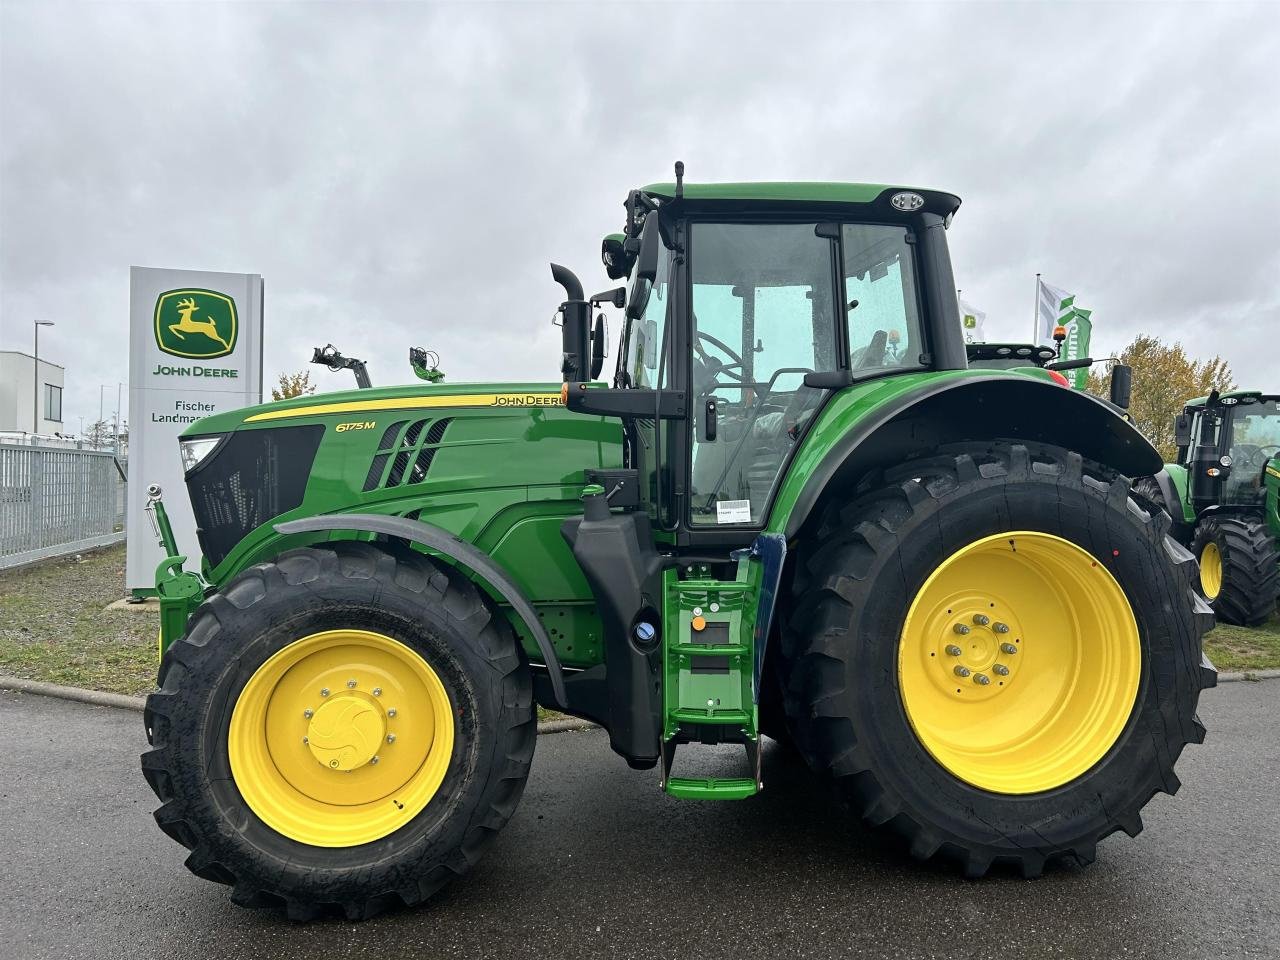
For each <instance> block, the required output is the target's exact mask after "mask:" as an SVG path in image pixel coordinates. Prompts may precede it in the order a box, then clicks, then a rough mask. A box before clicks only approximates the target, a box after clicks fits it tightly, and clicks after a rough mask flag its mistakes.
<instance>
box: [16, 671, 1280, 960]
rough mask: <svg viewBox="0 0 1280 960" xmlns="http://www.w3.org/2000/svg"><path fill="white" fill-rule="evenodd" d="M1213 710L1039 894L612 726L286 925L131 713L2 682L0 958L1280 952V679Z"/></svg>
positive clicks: (808, 781)
mask: <svg viewBox="0 0 1280 960" xmlns="http://www.w3.org/2000/svg"><path fill="white" fill-rule="evenodd" d="M1201 717H1202V718H1203V719H1204V720H1205V722H1206V724H1207V725H1208V727H1209V740H1208V741H1207V742H1206V743H1205V745H1204V746H1201V747H1194V746H1193V747H1188V748H1187V751H1186V752H1185V753H1184V754H1183V758H1182V761H1181V762H1180V763H1179V765H1178V773H1179V775H1180V777H1181V778H1182V781H1183V787H1182V790H1181V792H1180V793H1179V795H1178V796H1177V797H1176V798H1169V797H1164V796H1159V797H1157V798H1156V799H1155V800H1154V801H1153V802H1152V803H1151V804H1150V805H1149V806H1148V807H1147V809H1146V811H1145V813H1144V820H1145V822H1146V830H1145V831H1144V832H1143V833H1142V834H1141V836H1139V837H1138V838H1137V839H1136V840H1130V839H1128V838H1127V837H1125V836H1124V835H1123V834H1118V835H1116V836H1114V837H1112V838H1111V839H1109V840H1107V841H1105V842H1104V843H1103V844H1102V845H1101V847H1100V850H1099V856H1098V860H1097V862H1096V863H1095V864H1094V865H1093V866H1091V867H1088V868H1084V869H1079V868H1073V867H1057V868H1051V869H1050V870H1049V871H1048V872H1047V873H1046V874H1045V876H1043V877H1041V878H1040V879H1037V880H1031V881H1026V880H1022V879H1020V878H1018V877H1015V876H1011V875H1009V874H1007V873H1004V874H997V875H995V876H992V877H989V878H987V879H985V880H979V881H967V880H964V879H963V878H962V877H960V875H959V874H958V872H957V870H956V869H955V868H954V867H952V866H950V865H947V864H934V863H931V864H925V865H922V864H919V863H916V862H914V861H912V860H910V859H909V858H908V857H906V856H905V855H904V854H902V853H900V852H899V850H898V848H897V846H896V845H895V844H894V843H893V842H892V841H891V840H889V839H886V838H885V837H883V836H881V835H880V834H879V833H877V832H875V831H873V830H870V829H867V828H864V827H862V826H861V825H859V824H858V823H856V822H852V821H851V820H850V818H849V817H848V816H847V815H846V814H845V813H844V811H843V810H842V808H841V807H840V805H839V804H838V803H837V802H836V801H834V800H833V799H832V798H831V797H830V796H829V795H828V794H827V793H826V792H825V791H824V790H823V788H822V787H821V786H819V785H818V784H816V783H815V781H814V780H813V779H812V778H811V777H810V775H809V774H808V773H807V772H806V771H805V770H804V768H803V767H802V766H799V765H797V764H796V762H795V761H794V760H793V759H791V758H790V757H788V756H787V755H786V754H784V753H783V752H782V751H781V750H778V749H776V748H775V749H772V750H770V751H768V752H767V753H766V760H765V783H766V790H765V792H764V793H763V794H762V795H761V796H759V797H756V798H753V799H751V800H748V801H743V802H738V803H714V804H713V803H697V802H693V801H679V800H674V799H672V798H669V797H666V796H665V795H663V794H662V793H661V792H660V791H659V790H658V788H657V781H656V774H655V773H653V772H652V771H650V772H635V771H631V770H629V769H627V767H626V766H625V765H624V764H623V763H622V762H621V761H620V760H618V759H617V758H615V757H614V756H613V755H612V754H611V753H610V752H609V748H608V743H607V741H606V738H605V736H604V735H603V734H602V733H601V732H600V731H588V732H579V733H560V734H554V735H551V736H543V737H540V738H539V741H538V749H537V755H536V757H535V759H534V765H533V776H532V777H531V779H530V782H529V787H528V790H527V791H526V793H525V796H524V800H523V801H522V803H521V806H520V809H519V811H518V812H517V814H516V816H515V817H514V819H513V820H512V822H511V823H510V825H509V826H508V827H507V828H506V830H504V831H503V833H502V835H501V836H500V837H499V838H498V841H497V843H496V844H495V845H494V846H493V847H492V848H491V849H490V851H489V853H488V855H487V856H486V858H485V860H484V861H483V863H482V864H481V865H480V867H479V868H478V869H477V870H475V871H474V872H473V873H472V874H471V875H470V876H469V877H468V878H467V879H465V880H463V881H461V882H459V883H457V884H455V885H453V886H452V887H450V888H449V889H447V890H446V891H445V892H444V893H443V894H442V895H441V896H439V897H437V898H436V899H435V900H433V901H432V902H430V903H429V904H427V905H425V906H423V907H420V908H417V909H414V910H401V911H398V912H394V913H392V914H389V915H384V916H382V917H379V918H377V919H375V920H371V921H368V922H366V923H360V924H353V923H348V922H345V921H341V920H336V919H334V920H326V921H321V922H318V923H313V924H308V925H297V924H291V923H289V922H288V921H286V920H285V919H284V918H283V917H282V916H281V915H280V914H278V913H275V912H271V911H261V910H244V909H241V908H238V907H235V906H233V905H232V904H231V903H230V901H229V900H228V898H227V889H226V888H225V887H220V886H217V885H215V884H211V883H208V882H205V881H202V880H199V879H197V878H196V877H194V876H192V875H190V874H189V873H188V872H187V870H186V869H185V868H184V867H183V866H182V861H183V859H184V856H185V853H186V851H184V850H183V849H182V848H180V847H179V846H178V845H177V844H175V843H174V842H173V841H171V840H169V838H168V837H166V836H164V835H163V834H162V833H161V832H160V831H159V829H158V828H157V827H156V826H155V824H154V822H153V821H152V819H151V811H152V809H153V807H154V806H155V800H154V798H153V796H152V794H151V791H150V790H149V789H148V788H147V786H146V784H145V783H144V782H143V780H142V775H141V774H140V772H139V770H138V754H139V752H140V751H141V750H142V749H143V748H144V746H145V742H144V737H143V733H142V722H141V717H140V716H139V715H138V714H137V713H133V712H129V711H124V710H118V709H112V708H106V707H92V706H87V705H84V704H79V703H68V702H65V701H61V700H54V699H48V698H45V697H39V696H33V695H30V694H20V693H12V692H8V691H0V850H2V851H3V857H2V859H0V958H3V960H9V958H13V960H18V958H22V960H37V958H57V960H79V958H85V960H97V958H117V957H119V958H126V957H127V958H157V960H159V958H165V960H197V958H204V957H218V958H256V957H272V958H276V957H279V958H293V957H299V958H301V957H305V958H308V960H336V958H341V957H379V958H396V960H408V958H417V957H421V958H432V960H435V958H445V957H545V958H554V960H560V958H574V957H592V958H602V957H664V958H665V957H671V958H680V960H686V958H687V960H694V958H696V960H711V958H716V957H735V958H740V957H743V956H769V957H824V958H825V957H838V956H858V957H944V956H945V957H966V958H968V957H975V958H976V957H1018V958H1039V957H1079V958H1086V957H1106V958H1114V957H1158V958H1160V960H1175V958H1182V957H1193V958H1210V957H1213V958H1216V957H1280V837H1278V836H1277V832H1278V831H1280V803H1278V802H1277V797H1278V796H1280V681H1267V682H1263V683H1232V684H1226V685H1223V686H1221V687H1219V688H1217V689H1215V690H1210V691H1207V692H1206V693H1205V695H1204V698H1203V700H1202V703H1201ZM732 759H733V761H734V765H735V766H736V754H734V755H732ZM725 763H726V764H729V763H730V759H729V758H726V759H725Z"/></svg>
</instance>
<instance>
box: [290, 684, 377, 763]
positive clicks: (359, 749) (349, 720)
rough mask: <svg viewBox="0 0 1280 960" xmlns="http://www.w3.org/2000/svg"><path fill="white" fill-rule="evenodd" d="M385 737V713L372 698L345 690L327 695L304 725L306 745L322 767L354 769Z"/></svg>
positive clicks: (365, 760) (371, 755)
mask: <svg viewBox="0 0 1280 960" xmlns="http://www.w3.org/2000/svg"><path fill="white" fill-rule="evenodd" d="M386 736H387V715H386V713H385V712H384V711H383V709H382V707H381V706H380V705H379V704H378V703H377V702H376V701H374V699H373V698H372V697H369V696H366V695H365V694H360V693H344V694H340V695H339V696H336V697H330V698H328V699H327V700H325V702H324V704H323V705H322V706H321V707H320V708H319V709H318V710H316V711H315V714H314V715H313V716H312V717H311V722H310V723H309V724H307V736H306V740H305V742H306V745H307V747H308V748H310V750H311V755H312V756H313V757H315V759H316V762H317V763H319V764H320V765H321V766H322V767H326V768H328V769H330V770H340V771H347V770H355V769H356V768H357V767H363V766H364V765H365V764H366V763H368V762H369V761H370V760H372V759H373V758H374V757H375V756H377V754H378V748H379V747H380V746H381V744H382V742H383V740H384V739H385V738H386Z"/></svg>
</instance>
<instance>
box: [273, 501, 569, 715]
mask: <svg viewBox="0 0 1280 960" xmlns="http://www.w3.org/2000/svg"><path fill="white" fill-rule="evenodd" d="M275 529H276V531H277V532H278V533H282V534H284V535H286V536H288V535H290V534H298V533H317V532H322V531H334V530H343V531H353V532H358V533H380V534H383V535H384V536H388V537H399V538H401V539H403V540H410V541H412V542H413V543H418V544H421V545H422V546H424V547H428V548H430V549H432V550H435V551H436V552H438V553H442V554H444V555H445V556H446V557H448V558H449V559H451V560H453V561H455V562H456V563H457V564H459V565H460V566H463V567H466V568H467V569H469V570H471V571H472V572H473V573H475V574H476V575H478V576H479V577H481V578H482V579H483V580H484V581H485V582H486V583H487V584H489V586H490V587H492V588H493V589H494V591H495V592H497V594H498V595H499V596H501V597H502V599H503V600H505V601H507V603H509V604H511V608H512V609H513V610H515V612H516V613H517V614H519V616H520V617H521V619H523V620H524V624H525V627H526V628H527V629H528V630H529V633H530V634H531V635H532V636H533V640H534V642H535V643H536V644H537V645H538V650H539V651H541V653H542V657H543V660H544V662H545V663H546V665H547V674H548V676H549V678H550V680H551V689H552V692H553V693H554V694H555V698H556V703H558V704H559V705H560V706H562V707H564V706H567V705H568V701H567V700H566V699H565V692H564V670H563V669H562V668H561V666H560V658H559V657H558V656H556V649H555V647H554V646H552V643H551V637H549V636H548V635H547V630H546V628H545V627H544V626H543V625H542V620H541V619H540V618H539V617H538V612H537V611H536V610H534V608H533V604H531V603H530V602H529V598H528V597H526V596H525V595H524V594H523V593H522V592H521V590H520V588H519V587H518V586H516V584H515V582H514V581H513V580H512V579H511V578H510V577H509V576H507V574H506V573H505V572H504V571H503V570H502V568H501V567H499V566H498V565H497V564H496V563H494V562H493V561H492V560H490V559H489V557H488V556H487V555H486V554H484V553H483V552H481V551H480V550H478V549H476V548H475V547H474V546H472V545H471V544H469V543H467V541H465V540H461V539H459V538H458V537H455V536H454V535H453V534H452V533H449V532H448V531H447V530H442V529H440V528H439V527H437V526H433V525H432V524H429V523H423V522H422V521H421V520H410V519H409V518H408V517H388V516H383V515H381V514H376V513H338V514H329V515H327V516H320V517H304V518H303V519H301V520H289V521H286V522H285V523H277V524H275Z"/></svg>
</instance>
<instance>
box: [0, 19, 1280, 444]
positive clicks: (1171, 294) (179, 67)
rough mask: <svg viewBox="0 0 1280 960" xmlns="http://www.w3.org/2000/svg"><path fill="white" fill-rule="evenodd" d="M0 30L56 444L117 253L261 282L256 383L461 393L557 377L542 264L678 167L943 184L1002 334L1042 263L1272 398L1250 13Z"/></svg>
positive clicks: (969, 264) (98, 323)
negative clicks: (363, 367)
mask: <svg viewBox="0 0 1280 960" xmlns="http://www.w3.org/2000/svg"><path fill="white" fill-rule="evenodd" d="M0 27H2V28H3V29H0V231H2V232H0V346H2V347H3V348H6V349H28V348H29V344H30V323H31V320H32V319H33V318H36V317H41V318H45V317H47V318H49V319H53V320H55V321H56V323H57V326H56V327H54V328H52V329H51V330H47V331H46V332H45V334H44V336H42V338H41V341H42V353H43V354H45V355H46V356H48V357H50V358H51V359H54V360H55V361H57V362H61V363H64V364H65V365H66V366H67V368H68V391H67V399H66V408H67V423H68V426H74V425H77V424H78V417H80V416H84V417H85V418H86V420H91V419H94V418H96V415H97V409H98V407H97V400H98V391H99V384H100V383H106V384H109V385H111V386H112V387H114V385H115V383H116V382H117V381H118V380H120V379H122V377H123V372H124V371H125V370H126V369H127V356H126V349H125V337H124V329H125V324H126V322H127V315H128V267H129V265H130V264H142V265H151V266H177V267H190V268H203V269H211V270H233V271H251V272H259V273H262V274H263V275H264V276H265V277H266V284H267V288H266V289H267V297H266V303H267V314H266V315H267V334H266V335H267V342H266V371H267V375H268V377H269V378H271V377H273V376H274V375H275V374H277V373H279V372H283V371H292V370H297V369H300V368H302V367H303V366H304V364H305V362H306V360H307V359H308V358H309V356H310V348H311V347H312V346H315V345H319V344H323V343H326V342H330V341H332V342H334V343H336V344H337V345H338V346H339V347H340V348H341V349H342V350H343V351H344V352H346V353H348V354H350V355H355V356H362V357H365V358H366V359H368V360H369V361H370V368H371V371H372V374H373V377H374V379H375V382H377V383H390V382H403V381H405V380H407V379H410V377H411V375H410V374H409V370H408V365H407V363H406V351H407V348H408V347H409V346H410V345H411V344H423V345H426V346H429V347H431V348H433V349H435V350H437V351H438V352H439V353H440V355H441V357H442V358H443V364H442V365H443V366H444V368H445V369H446V370H447V371H448V373H449V376H450V379H452V380H461V379H480V380H503V379H517V380H529V379H556V377H557V367H558V353H559V342H558V332H557V331H556V330H555V329H554V328H552V327H551V326H550V324H549V319H550V316H551V312H552V310H553V308H554V307H555V305H556V303H557V302H558V296H557V294H558V290H557V288H556V287H555V286H554V285H553V284H552V282H551V279H550V275H549V272H548V270H547V266H546V264H547V261H548V260H553V259H554V260H557V261H559V262H563V263H567V264H569V265H571V266H573V267H574V268H575V269H576V270H578V272H579V273H580V274H581V275H582V277H583V280H584V283H585V284H586V286H587V287H588V288H590V289H592V290H595V289H602V288H604V287H606V286H607V285H608V281H607V279H606V278H605V277H604V275H603V272H602V270H601V269H600V268H599V267H598V263H599V260H598V255H599V253H598V251H599V240H600V237H601V236H602V235H603V234H605V233H607V232H609V231H611V230H614V229H616V228H617V227H618V226H619V225H620V223H621V216H622V208H621V203H622V200H623V198H624V196H625V192H626V190H627V189H628V188H630V187H633V186H638V185H641V184H643V183H646V182H650V181H653V180H658V179H668V178H669V177H670V169H671V163H672V161H674V160H675V159H677V158H680V159H683V160H684V161H685V162H686V164H687V165H688V177H689V179H691V180H736V179H832V180H865V181H871V182H889V183H904V184H919V185H924V186H937V187H941V188H945V189H949V190H953V191H954V192H956V193H959V194H960V195H961V196H962V197H964V199H965V204H964V207H963V209H962V210H961V212H960V214H959V216H958V217H957V219H956V222H955V225H954V227H953V228H952V231H951V241H952V250H953V258H954V261H955V265H956V275H957V282H958V283H959V285H960V286H961V287H962V288H963V289H964V291H965V298H966V299H967V300H969V301H970V302H972V303H974V304H976V305H977V306H979V307H981V308H983V309H985V310H986V311H987V312H988V315H989V319H988V325H987V329H988V334H989V335H991V336H1000V337H1010V338H1016V337H1021V336H1024V335H1025V333H1026V332H1027V331H1028V330H1029V328H1030V323H1031V313H1032V309H1033V302H1032V293H1033V283H1034V275H1035V273H1036V272H1037V271H1039V272H1042V273H1043V274H1044V275H1045V277H1046V278H1047V279H1049V280H1051V281H1052V282H1054V283H1055V284H1058V285H1060V286H1063V287H1065V288H1067V289H1069V290H1071V291H1073V292H1075V293H1076V294H1077V295H1078V297H1079V301H1080V302H1081V303H1083V304H1084V305H1086V306H1090V307H1092V308H1093V309H1094V310H1095V314H1094V316H1095V319H1096V322H1097V328H1096V329H1097V333H1096V337H1097V338H1098V345H1099V346H1100V347H1102V348H1103V349H1106V350H1110V349H1118V348H1119V347H1120V346H1121V345H1122V344H1123V343H1124V342H1125V341H1127V340H1128V339H1129V338H1130V337H1131V336H1132V335H1134V334H1135V333H1138V332H1145V333H1155V334H1157V335H1160V336H1164V337H1166V338H1169V339H1181V340H1182V341H1183V342H1184V343H1185V344H1186V345H1187V347H1188V348H1189V349H1190V350H1191V351H1192V352H1193V353H1195V354H1199V355H1207V354H1211V353H1215V352H1218V353H1221V354H1222V355H1223V356H1224V357H1225V358H1226V359H1227V360H1228V361H1229V362H1230V363H1231V364H1232V366H1233V368H1234V369H1235V370H1236V373H1237V378H1238V379H1239V380H1240V381H1241V382H1246V383H1255V384H1261V385H1267V384H1266V380H1265V378H1266V377H1267V376H1268V374H1269V373H1270V371H1269V368H1268V364H1267V360H1268V357H1267V356H1266V353H1265V351H1263V350H1261V349H1259V345H1260V344H1262V343H1266V342H1268V341H1269V339H1270V331H1272V330H1274V329H1276V325H1277V321H1280V292H1278V287H1277V281H1276V278H1277V277H1278V276H1280V252H1278V251H1280V245H1277V243H1276V242H1275V239H1274V226H1273V225H1274V223H1275V222H1276V221H1277V214H1280V190H1277V186H1280V184H1277V182H1276V181H1277V174H1276V172H1275V170H1276V163H1275V161H1276V158H1277V157H1280V125H1277V124H1276V123H1275V108H1274V102H1273V101H1274V87H1275V85H1274V82H1273V80H1270V79H1269V78H1271V77H1272V76H1273V71H1274V66H1273V62H1274V51H1275V50H1276V49H1277V41H1278V40H1280V29H1278V27H1277V17H1276V14H1275V8H1274V7H1271V6H1268V5H1260V6H1248V5H1243V4H1232V5H1177V6H1166V5H1154V4H1139V5H1125V6H1105V5H1099V4H1071V5H1066V4H1064V5H1052V6H1051V5H1047V4H1015V5H1009V6H998V5H992V4H982V5H962V4H954V5H942V6H934V5H929V6H925V5H885V6H881V5H834V6H828V5H808V4H804V5H800V4H790V5H776V6H763V5H747V6H727V5H701V6H698V5H688V4H681V5H656V6H650V7H638V6H635V5H630V4H628V5H621V4H619V5H601V4H596V5H589V6H588V5H564V4H547V5H541V4H537V5H535V4H500V5H487V4H468V5H465V6H443V7H438V6H427V5H417V4H351V5H348V4H309V5H298V4H283V5H279V4H235V3H207V4H206V3H192V4H136V5H130V4H110V5H107V4H103V5H70V6H66V5H61V4H57V3H29V4H23V3H6V4H4V5H3V7H0ZM615 326H616V325H615ZM315 378H316V379H318V380H319V381H320V383H321V384H322V385H323V387H324V388H336V387H339V386H342V387H346V386H348V385H350V380H349V378H348V377H347V376H346V375H345V374H344V375H339V374H330V373H328V372H326V371H324V370H321V369H319V368H316V371H315ZM108 392H109V393H112V394H114V390H109V391H108ZM108 406H110V404H108Z"/></svg>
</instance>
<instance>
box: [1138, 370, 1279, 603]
mask: <svg viewBox="0 0 1280 960" xmlns="http://www.w3.org/2000/svg"><path fill="white" fill-rule="evenodd" d="M1174 435H1175V438H1176V442H1177V446H1178V455H1177V460H1176V461H1175V462H1174V463H1170V464H1166V465H1165V467H1164V469H1163V470H1161V471H1159V472H1158V473H1156V474H1154V475H1152V476H1148V477H1142V478H1140V479H1139V480H1138V481H1137V482H1136V483H1135V485H1134V488H1135V490H1136V491H1137V492H1138V493H1140V494H1142V495H1143V496H1145V497H1146V498H1148V499H1149V500H1150V501H1151V502H1153V503H1156V504H1159V505H1160V506H1162V507H1164V509H1166V510H1167V511H1168V512H1169V515H1170V516H1171V517H1173V520H1174V524H1173V535H1174V536H1175V538H1176V539H1178V540H1179V541H1180V542H1181V543H1183V544H1185V545H1187V546H1188V547H1190V549H1191V552H1192V553H1193V554H1195V556H1196V559H1197V560H1198V561H1199V564H1200V578H1199V585H1200V591H1201V593H1202V594H1203V595H1204V597H1205V598H1206V599H1207V600H1208V601H1209V603H1210V604H1211V605H1212V607H1213V610H1214V613H1215V614H1216V615H1217V616H1218V618H1219V619H1220V620H1222V621H1223V622H1225V623H1232V624H1237V625H1241V626H1257V625H1258V624H1260V623H1263V622H1265V621H1266V620H1268V619H1269V618H1270V617H1271V616H1272V615H1273V614H1274V613H1275V610H1276V600H1277V597H1280V567H1278V566H1277V564H1280V549H1278V548H1277V541H1278V540H1280V395H1277V394H1271V393H1263V392H1261V391H1258V390H1232V391H1229V392H1226V393H1219V392H1218V391H1216V390H1215V391H1214V392H1213V393H1210V394H1209V395H1208V396H1207V397H1199V398H1197V399H1195V400H1191V401H1189V402H1188V403H1187V405H1186V406H1185V408H1184V409H1183V411H1182V413H1181V414H1179V415H1178V418H1177V420H1176V422H1175V424H1174Z"/></svg>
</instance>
